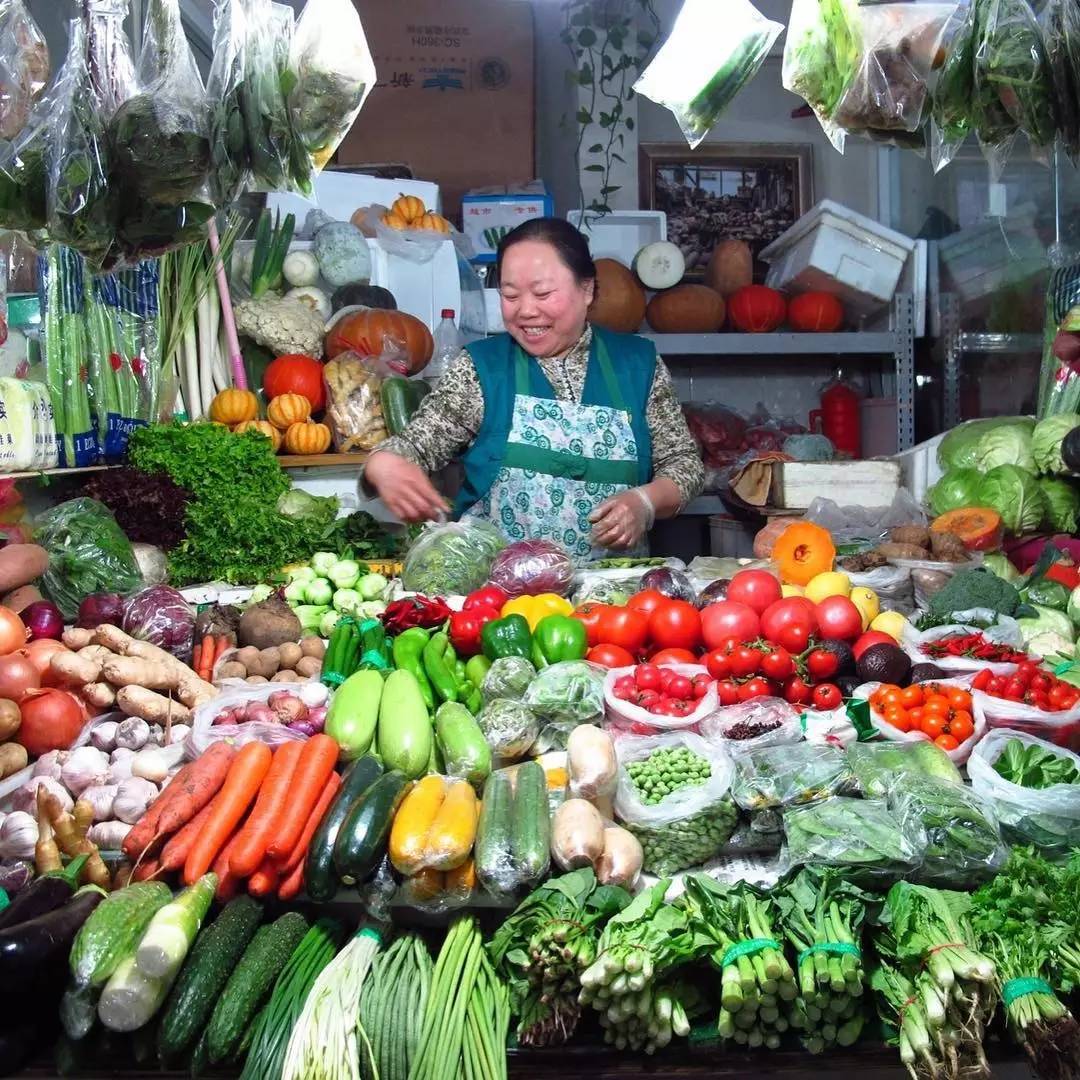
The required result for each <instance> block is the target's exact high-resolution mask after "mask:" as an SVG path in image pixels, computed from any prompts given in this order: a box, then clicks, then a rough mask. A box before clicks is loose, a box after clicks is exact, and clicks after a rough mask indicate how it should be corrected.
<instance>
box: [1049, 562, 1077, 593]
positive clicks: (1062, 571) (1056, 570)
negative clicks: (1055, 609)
mask: <svg viewBox="0 0 1080 1080" xmlns="http://www.w3.org/2000/svg"><path fill="white" fill-rule="evenodd" d="M1043 576H1044V577H1045V578H1046V580H1047V581H1057V582H1059V583H1060V584H1062V585H1064V586H1065V588H1066V589H1075V588H1076V586H1077V585H1080V568H1078V567H1077V566H1076V565H1075V564H1074V563H1070V562H1054V563H1051V564H1050V565H1049V566H1048V567H1047V570H1046V573H1045V574H1044V575H1043Z"/></svg>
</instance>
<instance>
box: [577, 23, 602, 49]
mask: <svg viewBox="0 0 1080 1080" xmlns="http://www.w3.org/2000/svg"><path fill="white" fill-rule="evenodd" d="M598 40H599V39H598V38H597V36H596V31H595V30H593V29H591V28H590V27H588V26H586V27H584V28H583V29H582V30H579V31H578V36H577V41H578V44H579V45H583V46H584V47H585V48H586V49H591V48H592V47H593V46H594V45H595V44H596V43H597V41H598Z"/></svg>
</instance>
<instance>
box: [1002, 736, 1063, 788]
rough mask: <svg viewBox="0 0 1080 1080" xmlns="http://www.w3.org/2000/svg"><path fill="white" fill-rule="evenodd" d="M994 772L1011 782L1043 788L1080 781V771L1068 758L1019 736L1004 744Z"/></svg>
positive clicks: (1022, 785)
mask: <svg viewBox="0 0 1080 1080" xmlns="http://www.w3.org/2000/svg"><path fill="white" fill-rule="evenodd" d="M994 771H995V772H996V773H997V774H998V775H999V776H1001V777H1004V779H1006V780H1008V781H1009V782H1010V783H1012V784H1019V785H1020V786H1021V787H1028V788H1038V789H1040V790H1042V789H1043V788H1048V787H1052V786H1053V785H1054V784H1080V770H1078V769H1077V768H1076V765H1075V764H1073V762H1072V761H1071V760H1070V759H1069V758H1067V757H1065V756H1064V755H1062V754H1054V753H1052V752H1051V751H1049V750H1044V749H1043V748H1042V747H1041V746H1036V745H1035V744H1034V743H1023V742H1021V741H1020V740H1019V739H1010V740H1009V741H1008V742H1007V743H1006V744H1005V749H1004V750H1003V751H1002V753H1001V756H1000V757H999V758H998V759H997V761H995V762H994Z"/></svg>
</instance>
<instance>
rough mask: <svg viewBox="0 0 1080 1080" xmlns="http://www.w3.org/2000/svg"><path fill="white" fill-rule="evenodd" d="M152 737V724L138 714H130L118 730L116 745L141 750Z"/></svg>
mask: <svg viewBox="0 0 1080 1080" xmlns="http://www.w3.org/2000/svg"><path fill="white" fill-rule="evenodd" d="M149 738H150V725H149V724H148V723H147V722H146V721H145V720H140V719H139V717H137V716H129V717H128V718H127V719H126V720H125V721H124V722H123V723H122V724H121V725H120V727H119V728H117V731H116V745H117V746H123V747H125V748H126V749H128V750H141V749H142V748H143V747H144V746H145V745H146V743H147V741H148V740H149Z"/></svg>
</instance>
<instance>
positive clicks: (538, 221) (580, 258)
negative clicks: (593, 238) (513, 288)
mask: <svg viewBox="0 0 1080 1080" xmlns="http://www.w3.org/2000/svg"><path fill="white" fill-rule="evenodd" d="M523 240H538V241H540V242H541V243H543V244H550V245H551V246H552V247H553V248H554V249H555V253H556V254H557V255H558V256H559V260H560V261H561V262H562V264H563V265H564V266H565V267H566V268H567V269H568V270H569V271H570V273H572V274H573V275H574V280H575V281H576V282H577V283H578V284H579V285H584V284H585V282H587V281H595V280H596V264H595V263H594V262H593V259H592V255H591V254H589V242H588V240H586V239H585V237H584V235H583V234H582V233H581V231H580V230H578V229H576V228H575V227H574V226H573V225H571V224H570V222H569V221H564V220H563V219H562V218H554V217H542V218H531V219H530V220H529V221H523V222H522V223H521V224H520V225H519V226H518V227H517V228H516V229H511V230H510V232H508V233H507V234H506V235H505V236H504V237H503V238H502V240H500V241H499V248H498V251H497V252H496V255H495V287H496V288H498V286H499V281H500V280H501V278H502V264H503V257H504V256H505V255H506V253H507V251H509V250H510V248H512V247H513V246H514V245H515V244H520V243H521V242H522V241H523Z"/></svg>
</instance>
